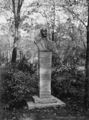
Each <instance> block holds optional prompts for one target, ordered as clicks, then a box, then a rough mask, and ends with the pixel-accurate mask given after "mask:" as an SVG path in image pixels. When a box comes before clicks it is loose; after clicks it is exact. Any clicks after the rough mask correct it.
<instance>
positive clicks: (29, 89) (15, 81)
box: [2, 65, 38, 105]
mask: <svg viewBox="0 0 89 120" xmlns="http://www.w3.org/2000/svg"><path fill="white" fill-rule="evenodd" d="M17 66H18V65H17ZM17 66H16V68H14V69H13V67H12V66H9V68H8V70H7V71H6V72H5V71H3V75H2V76H3V89H4V92H3V94H2V101H3V102H5V103H7V104H9V105H10V104H12V103H14V102H15V101H17V102H18V101H22V100H25V101H28V100H31V101H32V100H33V99H32V95H34V94H38V77H37V75H36V73H35V74H31V73H30V72H31V71H29V70H28V71H27V69H26V71H25V70H24V72H23V69H22V70H21V68H20V70H19V69H17ZM30 70H31V69H30Z"/></svg>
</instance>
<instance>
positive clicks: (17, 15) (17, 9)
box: [11, 0, 24, 63]
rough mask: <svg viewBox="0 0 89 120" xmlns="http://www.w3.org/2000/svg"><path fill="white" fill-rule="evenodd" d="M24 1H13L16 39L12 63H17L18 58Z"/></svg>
mask: <svg viewBox="0 0 89 120" xmlns="http://www.w3.org/2000/svg"><path fill="white" fill-rule="evenodd" d="M23 2H24V0H12V6H13V7H12V8H13V13H14V27H15V37H14V47H13V52H12V60H11V62H12V63H13V62H14V63H15V62H16V57H17V44H16V43H17V41H18V40H19V37H18V29H19V25H20V13H21V7H22V4H23Z"/></svg>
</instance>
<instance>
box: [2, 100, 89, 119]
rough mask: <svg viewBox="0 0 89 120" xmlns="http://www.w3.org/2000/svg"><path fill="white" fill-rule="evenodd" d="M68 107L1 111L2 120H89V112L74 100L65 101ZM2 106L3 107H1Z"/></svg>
mask: <svg viewBox="0 0 89 120" xmlns="http://www.w3.org/2000/svg"><path fill="white" fill-rule="evenodd" d="M64 102H65V103H66V107H50V108H42V109H33V110H28V108H27V107H24V108H23V109H19V110H16V109H13V110H11V111H10V110H5V109H4V110H1V109H0V114H1V115H2V118H0V120H89V111H88V112H87V113H86V114H85V113H84V112H83V108H82V107H83V106H82V105H81V104H79V102H78V101H76V100H75V101H73V99H65V101H64ZM1 106H2V105H1Z"/></svg>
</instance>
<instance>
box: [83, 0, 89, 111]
mask: <svg viewBox="0 0 89 120" xmlns="http://www.w3.org/2000/svg"><path fill="white" fill-rule="evenodd" d="M87 2H88V1H87ZM85 70H86V71H85V72H86V73H85V74H86V76H85V96H84V105H85V110H86V111H87V110H88V106H89V2H88V25H87V49H86V64H85Z"/></svg>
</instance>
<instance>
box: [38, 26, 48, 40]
mask: <svg viewBox="0 0 89 120" xmlns="http://www.w3.org/2000/svg"><path fill="white" fill-rule="evenodd" d="M40 33H41V37H42V38H46V37H47V29H46V28H42V29H41V30H40Z"/></svg>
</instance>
